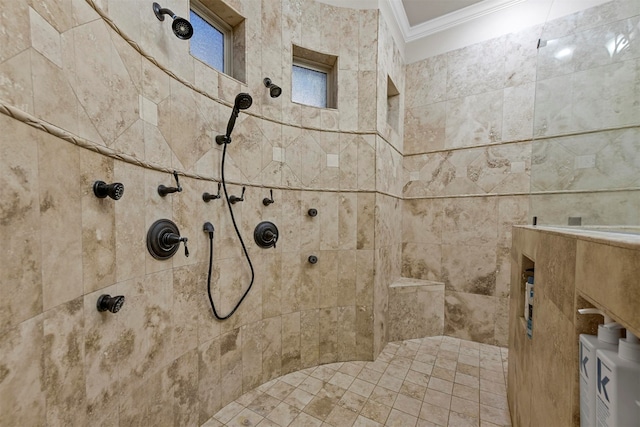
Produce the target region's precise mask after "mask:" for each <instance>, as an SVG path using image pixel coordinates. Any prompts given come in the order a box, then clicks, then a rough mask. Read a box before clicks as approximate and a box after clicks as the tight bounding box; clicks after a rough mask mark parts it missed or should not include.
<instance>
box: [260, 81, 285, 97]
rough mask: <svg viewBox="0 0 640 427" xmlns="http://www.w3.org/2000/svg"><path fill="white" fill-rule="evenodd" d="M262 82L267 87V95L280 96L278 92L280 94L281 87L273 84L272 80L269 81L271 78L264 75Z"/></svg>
mask: <svg viewBox="0 0 640 427" xmlns="http://www.w3.org/2000/svg"><path fill="white" fill-rule="evenodd" d="M263 83H264V85H265V86H266V87H268V88H269V95H270V96H271V97H272V98H277V97H279V96H280V94H282V89H281V88H280V86H277V85H275V84H273V82H272V81H271V79H270V78H269V77H266V78H265V79H264V80H263Z"/></svg>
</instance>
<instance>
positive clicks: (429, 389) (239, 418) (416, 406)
mask: <svg viewBox="0 0 640 427" xmlns="http://www.w3.org/2000/svg"><path fill="white" fill-rule="evenodd" d="M506 373H507V349H506V348H501V347H495V346H491V345H485V344H478V343H475V342H471V341H465V340H460V339H457V338H452V337H429V338H422V339H415V340H408V341H402V342H395V343H389V344H387V346H386V347H385V348H384V350H383V351H382V352H381V353H380V355H379V356H378V358H377V359H376V361H375V362H344V363H331V364H328V365H321V366H317V367H314V368H308V369H304V370H302V371H297V372H293V373H290V374H287V375H284V376H282V377H279V378H276V379H274V380H271V381H269V382H268V383H265V384H263V385H261V386H260V387H258V388H256V389H254V390H252V391H250V392H248V393H245V394H244V395H242V396H241V397H239V398H238V399H237V400H235V401H234V402H231V403H230V404H228V405H227V406H225V407H224V408H222V409H221V410H220V411H219V412H218V413H217V414H215V415H214V416H213V417H212V418H211V419H210V420H209V421H207V422H206V423H205V424H204V425H203V427H216V426H260V427H271V426H274V427H277V426H281V427H284V426H335V427H343V426H400V427H412V426H419V427H422V426H479V427H485V426H496V425H498V426H509V425H511V423H510V418H509V408H508V406H507V397H506V395H507V393H506Z"/></svg>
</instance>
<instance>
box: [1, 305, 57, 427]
mask: <svg viewBox="0 0 640 427" xmlns="http://www.w3.org/2000/svg"><path fill="white" fill-rule="evenodd" d="M44 348H45V342H44V337H43V318H42V317H41V316H36V317H33V318H31V319H29V320H26V321H24V322H22V323H20V324H19V325H17V326H15V327H14V328H10V329H8V330H6V331H5V332H4V334H3V338H2V340H1V341H0V350H2V354H3V355H4V357H3V360H2V363H0V372H2V376H1V377H2V380H0V396H2V399H0V408H1V409H2V414H3V418H5V417H6V420H7V422H8V423H10V424H15V425H21V424H27V425H28V424H46V416H47V412H46V389H45V380H46V378H45V372H44V369H43V368H44V367H43V366H42V364H41V362H40V361H41V356H42V354H43V352H44Z"/></svg>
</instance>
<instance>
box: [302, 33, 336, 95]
mask: <svg viewBox="0 0 640 427" xmlns="http://www.w3.org/2000/svg"><path fill="white" fill-rule="evenodd" d="M336 62H337V57H336V56H332V55H326V54H323V53H318V52H314V51H311V50H308V49H304V48H301V47H299V46H293V66H292V69H291V100H292V101H293V102H297V103H299V104H304V105H310V106H312V107H319V108H336V98H337V96H336V87H337V85H336V73H335V68H336V67H335V64H336Z"/></svg>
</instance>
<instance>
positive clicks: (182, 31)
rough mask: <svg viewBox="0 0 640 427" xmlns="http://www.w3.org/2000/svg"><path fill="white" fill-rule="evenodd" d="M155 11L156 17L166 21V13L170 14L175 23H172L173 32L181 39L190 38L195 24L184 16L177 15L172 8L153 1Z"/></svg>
mask: <svg viewBox="0 0 640 427" xmlns="http://www.w3.org/2000/svg"><path fill="white" fill-rule="evenodd" d="M153 13H155V15H156V18H158V20H160V21H164V15H169V16H170V17H171V18H172V19H173V24H171V29H173V34H175V35H176V37H178V38H179V39H181V40H188V39H190V38H191V36H192V35H193V26H192V25H191V23H190V22H189V21H187V20H186V19H184V18H180V17H179V16H176V14H175V13H173V12H172V11H171V10H169V9H167V8H164V7H161V6H160V5H159V4H158V3H153Z"/></svg>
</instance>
